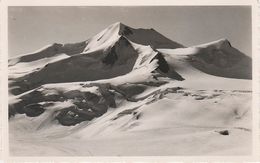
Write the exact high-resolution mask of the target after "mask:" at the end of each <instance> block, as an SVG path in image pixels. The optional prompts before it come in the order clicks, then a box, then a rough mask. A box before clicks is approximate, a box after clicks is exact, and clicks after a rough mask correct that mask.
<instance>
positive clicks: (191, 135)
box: [9, 23, 252, 156]
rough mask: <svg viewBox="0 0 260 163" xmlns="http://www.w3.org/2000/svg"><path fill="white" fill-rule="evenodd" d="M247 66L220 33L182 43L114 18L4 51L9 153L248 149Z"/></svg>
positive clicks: (225, 151) (190, 152)
mask: <svg viewBox="0 0 260 163" xmlns="http://www.w3.org/2000/svg"><path fill="white" fill-rule="evenodd" d="M251 64H252V61H251V58H250V57H248V56H246V55H245V54H243V53H241V52H240V51H239V50H237V49H235V48H234V47H232V46H231V43H230V42H229V41H228V40H226V39H221V40H217V41H214V42H211V43H207V44H203V45H197V46H193V47H185V46H183V45H181V44H179V43H177V42H174V41H171V40H169V39H168V38H166V37H164V36H163V35H161V34H160V33H158V32H157V31H155V30H154V29H134V28H131V27H129V26H126V25H124V24H122V23H115V24H112V25H110V26H109V27H108V28H106V29H104V30H103V31H101V32H100V33H98V34H97V35H95V36H93V37H92V38H90V39H88V40H87V41H84V42H80V43H75V44H64V45H63V44H56V43H55V44H52V45H50V46H47V47H45V48H43V49H41V50H38V51H37V52H34V53H32V54H27V55H22V56H19V57H16V58H11V59H9V86H10V89H9V90H10V100H9V118H10V140H11V142H10V143H11V144H10V146H11V152H13V154H14V155H117V156H118V155H201V154H207V155H211V154H212V155H216V154H225V155H226V154H249V153H250V149H251V137H250V136H251V80H250V79H251V75H252V73H251ZM17 144H20V145H19V146H17ZM82 144H85V146H86V147H82ZM201 144H205V148H201V146H200V145H201ZM137 146H139V147H138V148H136V147H137ZM238 146H239V147H240V148H237V147H238ZM34 148H38V149H39V150H37V151H33V150H32V149H34ZM234 148H236V149H234ZM198 149H200V150H198Z"/></svg>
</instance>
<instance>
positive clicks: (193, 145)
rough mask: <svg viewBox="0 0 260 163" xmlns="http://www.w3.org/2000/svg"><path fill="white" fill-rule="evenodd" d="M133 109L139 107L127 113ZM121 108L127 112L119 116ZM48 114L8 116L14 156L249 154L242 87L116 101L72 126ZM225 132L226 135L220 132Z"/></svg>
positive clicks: (248, 124)
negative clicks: (106, 108)
mask: <svg viewBox="0 0 260 163" xmlns="http://www.w3.org/2000/svg"><path fill="white" fill-rule="evenodd" d="M158 96H159V94H158ZM160 96H162V95H161V94H160ZM154 100H155V101H154ZM152 101H154V102H152ZM59 105H60V104H57V105H56V107H58V106H59ZM65 105H69V104H65ZM138 107H139V108H138ZM133 108H137V109H136V110H135V111H132V112H131V111H130V109H133ZM126 110H127V111H128V113H127V112H126ZM123 111H125V114H120V113H122V112H123ZM50 112H51V110H50V111H49V112H45V113H44V114H42V115H41V116H40V117H36V118H28V117H26V116H24V115H19V116H16V117H15V118H14V119H11V121H10V130H12V132H11V133H10V140H11V141H10V148H11V154H12V155H16V156H39V155H40V156H44V155H46V156H49V155H52V156H76V155H77V156H144V155H168V156H169V155H249V154H250V153H251V139H250V137H251V136H252V135H251V134H252V132H251V93H250V92H246V91H222V90H215V91H206V90H191V89H187V90H186V89H185V90H180V91H178V93H168V94H166V95H164V96H163V97H149V98H147V99H146V100H144V101H139V102H137V103H131V102H126V101H120V105H119V107H118V108H117V109H115V110H113V109H110V110H109V111H108V112H107V113H106V114H104V115H103V116H102V117H100V118H96V119H95V120H93V121H91V122H82V123H80V124H78V125H76V126H73V127H65V126H61V125H59V124H58V123H57V122H56V121H53V120H51V117H50V115H51V114H50ZM225 130H228V132H229V135H221V134H220V133H219V132H221V131H225Z"/></svg>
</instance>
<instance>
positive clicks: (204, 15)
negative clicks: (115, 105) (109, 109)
mask: <svg viewBox="0 0 260 163" xmlns="http://www.w3.org/2000/svg"><path fill="white" fill-rule="evenodd" d="M115 22H122V23H123V24H125V25H128V26H130V27H133V28H154V29H155V30H157V31H158V32H160V33H161V34H163V35H164V36H166V37H167V38H169V39H171V40H173V41H176V42H179V43H181V44H183V45H185V46H193V45H198V44H203V43H207V42H211V41H215V40H218V39H221V38H227V39H228V40H229V41H230V42H231V44H232V46H233V47H235V48H237V49H239V50H240V51H242V52H243V53H245V54H246V55H248V56H251V51H252V50H251V44H252V38H251V37H252V36H251V32H252V30H251V8H250V7H249V6H217V7H216V6H211V7H210V6H196V7H195V6H185V7H184V6H136V7H134V6H128V7H126V6H124V7H115V6H114V7H112V6H110V7H108V6H107V7H105V6H103V7H101V6H99V7H97V6H94V7H91V6H88V7H76V6H74V7H57V6H55V7H54V6H45V7H34V6H30V7H28V6H24V7H21V6H19V7H14V6H12V7H9V8H8V44H9V47H8V50H9V57H14V56H16V55H21V54H27V53H31V52H33V51H36V50H38V49H40V48H42V47H44V46H46V45H49V44H52V43H55V42H56V43H74V42H81V41H84V40H87V39H88V38H90V37H92V36H94V35H96V34H97V33H99V32H100V31H101V30H103V29H105V28H107V27H108V26H109V25H110V24H113V23H115Z"/></svg>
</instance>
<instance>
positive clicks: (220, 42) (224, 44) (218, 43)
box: [195, 38, 232, 49]
mask: <svg viewBox="0 0 260 163" xmlns="http://www.w3.org/2000/svg"><path fill="white" fill-rule="evenodd" d="M208 46H215V47H217V48H218V49H220V48H222V47H232V46H231V43H230V42H229V40H228V39H227V38H222V39H219V40H216V41H212V42H209V43H206V44H201V45H197V46H195V47H201V48H204V47H208Z"/></svg>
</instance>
